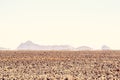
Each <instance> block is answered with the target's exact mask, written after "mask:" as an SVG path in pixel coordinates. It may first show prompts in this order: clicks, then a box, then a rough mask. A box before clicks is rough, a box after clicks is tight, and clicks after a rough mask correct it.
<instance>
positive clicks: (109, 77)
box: [0, 51, 120, 80]
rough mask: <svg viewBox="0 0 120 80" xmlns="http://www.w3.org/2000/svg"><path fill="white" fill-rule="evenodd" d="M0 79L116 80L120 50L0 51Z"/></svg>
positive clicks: (117, 77) (119, 64) (119, 67)
mask: <svg viewBox="0 0 120 80" xmlns="http://www.w3.org/2000/svg"><path fill="white" fill-rule="evenodd" d="M0 80H120V51H0Z"/></svg>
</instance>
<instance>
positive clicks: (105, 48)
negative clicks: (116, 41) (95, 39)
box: [101, 45, 110, 50]
mask: <svg viewBox="0 0 120 80" xmlns="http://www.w3.org/2000/svg"><path fill="white" fill-rule="evenodd" d="M101 49H102V50H110V47H109V46H106V45H103V46H102V48H101Z"/></svg>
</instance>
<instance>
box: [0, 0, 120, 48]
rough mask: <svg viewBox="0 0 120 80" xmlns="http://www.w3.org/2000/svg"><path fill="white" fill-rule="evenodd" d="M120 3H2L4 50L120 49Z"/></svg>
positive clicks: (14, 0) (93, 0) (0, 24)
mask: <svg viewBox="0 0 120 80" xmlns="http://www.w3.org/2000/svg"><path fill="white" fill-rule="evenodd" d="M119 35H120V0H0V47H7V48H12V49H14V48H16V47H17V46H18V45H19V44H20V43H21V42H25V41H27V40H31V41H33V42H35V43H38V44H42V45H43V44H44V45H54V44H57V45H61V44H69V45H73V46H75V47H77V46H81V45H88V46H91V47H94V48H100V47H101V46H102V45H104V44H105V45H108V46H110V47H111V48H113V49H120V36H119Z"/></svg>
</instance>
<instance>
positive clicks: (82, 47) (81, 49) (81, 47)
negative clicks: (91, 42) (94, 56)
mask: <svg viewBox="0 0 120 80" xmlns="http://www.w3.org/2000/svg"><path fill="white" fill-rule="evenodd" d="M76 50H80V51H84V50H87V51H90V50H93V49H92V48H91V47H88V46H80V47H78V48H76Z"/></svg>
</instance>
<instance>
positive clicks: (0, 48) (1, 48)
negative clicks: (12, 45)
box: [0, 47, 9, 50]
mask: <svg viewBox="0 0 120 80" xmlns="http://www.w3.org/2000/svg"><path fill="white" fill-rule="evenodd" d="M0 50H9V49H7V48H3V47H0Z"/></svg>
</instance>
